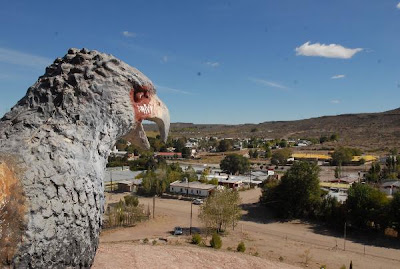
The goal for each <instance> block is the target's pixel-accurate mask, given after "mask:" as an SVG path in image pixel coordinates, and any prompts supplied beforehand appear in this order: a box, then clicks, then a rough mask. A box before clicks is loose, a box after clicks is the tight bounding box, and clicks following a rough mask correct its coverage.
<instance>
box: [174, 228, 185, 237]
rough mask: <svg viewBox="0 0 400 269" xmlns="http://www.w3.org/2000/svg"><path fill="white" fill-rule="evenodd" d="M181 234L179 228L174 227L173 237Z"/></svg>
mask: <svg viewBox="0 0 400 269" xmlns="http://www.w3.org/2000/svg"><path fill="white" fill-rule="evenodd" d="M181 234H183V231H182V228H181V227H175V229H174V235H181Z"/></svg>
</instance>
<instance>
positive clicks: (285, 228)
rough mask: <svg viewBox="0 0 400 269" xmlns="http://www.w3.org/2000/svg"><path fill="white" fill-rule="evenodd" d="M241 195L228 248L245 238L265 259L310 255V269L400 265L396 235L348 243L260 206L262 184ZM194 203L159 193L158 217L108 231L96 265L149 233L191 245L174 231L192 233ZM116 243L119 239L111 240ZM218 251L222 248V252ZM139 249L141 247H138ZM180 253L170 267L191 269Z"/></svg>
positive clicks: (296, 261) (293, 260)
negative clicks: (184, 264)
mask: <svg viewBox="0 0 400 269" xmlns="http://www.w3.org/2000/svg"><path fill="white" fill-rule="evenodd" d="M240 195H241V198H242V203H243V213H244V216H243V220H242V221H240V222H239V224H238V226H236V228H235V230H234V231H230V232H229V233H228V234H227V235H226V236H224V237H223V238H222V240H223V247H222V248H223V249H224V250H226V249H227V247H231V248H232V249H236V246H237V244H238V243H239V242H240V241H244V242H245V244H246V247H247V250H246V253H249V252H251V253H252V254H254V253H255V252H257V253H258V255H259V257H260V258H262V259H267V260H269V261H273V262H279V260H282V261H283V262H284V263H289V264H292V265H295V266H304V259H305V256H309V258H310V262H309V264H310V268H319V266H320V265H322V264H326V265H327V266H328V268H340V266H342V265H343V264H344V265H346V266H347V268H348V265H349V263H350V261H353V265H354V267H353V268H385V269H386V268H400V250H399V249H400V247H399V244H398V243H399V242H398V241H396V240H394V241H393V240H391V241H390V240H386V239H375V238H373V237H370V238H350V239H348V240H347V241H346V244H345V245H344V240H343V238H342V235H341V234H334V233H332V232H330V231H328V230H326V229H324V227H321V226H319V225H317V224H313V223H304V222H301V221H291V222H279V221H277V220H276V219H274V218H273V216H271V214H270V212H268V211H267V210H266V209H265V208H263V207H259V206H258V205H257V201H258V197H259V195H260V189H254V190H250V191H245V192H240ZM122 196H123V194H118V195H111V196H110V195H109V194H107V198H108V199H109V201H110V202H113V201H114V202H115V201H118V200H119V199H120V197H122ZM140 202H141V203H142V204H144V205H145V207H146V208H147V206H148V205H149V207H150V208H152V198H140ZM190 206H191V204H190V202H188V201H181V200H172V199H160V198H157V199H156V206H155V216H156V217H155V219H151V220H150V221H148V222H144V223H139V224H138V225H137V226H135V227H131V228H118V229H113V230H105V231H103V232H102V235H101V238H100V249H99V252H98V256H96V263H95V265H96V266H97V265H100V264H99V263H98V261H99V262H100V261H104V259H103V258H102V257H103V255H110V254H109V253H110V251H111V253H113V252H116V254H115V255H121V254H118V253H119V252H120V250H119V249H121V252H122V253H125V254H124V255H126V256H127V257H129V256H130V255H133V256H135V255H138V254H130V252H129V251H128V249H129V247H128V246H130V245H132V248H134V249H135V248H136V247H139V248H140V247H141V246H138V242H139V240H141V239H144V238H148V239H149V240H150V242H152V240H153V239H154V238H160V237H161V238H167V239H168V241H169V242H174V241H178V242H179V243H178V244H183V245H187V244H188V243H187V241H188V240H189V238H190V237H189V236H188V235H183V236H179V237H175V236H172V235H171V231H172V230H173V228H174V227H175V226H182V227H183V228H184V232H185V233H188V228H189V225H190ZM198 208H199V207H198V206H196V205H193V227H196V228H200V229H201V227H202V225H201V223H200V222H199V220H198V218H197V214H198ZM264 216H266V217H264ZM208 240H209V238H208ZM208 240H207V241H208ZM115 243H118V244H117V245H111V244H115ZM119 244H122V245H119ZM139 245H140V244H139ZM117 246H118V247H117ZM389 246H390V247H389ZM344 248H346V250H344ZM202 250H203V248H199V251H202ZM364 250H365V254H364ZM190 251H191V250H190ZM216 252H217V253H218V251H216ZM307 252H309V254H308V255H306V253H307ZM133 253H138V252H135V251H133ZM205 255H208V254H205ZM210 255H211V254H210ZM236 255H242V254H236ZM205 257H206V256H205ZM207 257H208V256H207ZM175 258H176V259H175V261H176V263H174V264H171V265H170V266H166V267H164V268H188V267H180V265H179V256H177V255H176V256H175ZM182 259H183V257H182ZM95 268H103V267H95ZM109 268H110V267H109ZM150 268H151V267H150ZM189 268H190V267H189ZM192 268H196V267H192ZM205 268H207V267H205ZM221 268H225V267H221ZM231 268H239V267H235V266H233V267H231ZM255 268H257V267H255ZM266 268H268V267H266ZM270 268H277V267H270Z"/></svg>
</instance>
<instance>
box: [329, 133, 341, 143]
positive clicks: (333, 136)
mask: <svg viewBox="0 0 400 269" xmlns="http://www.w3.org/2000/svg"><path fill="white" fill-rule="evenodd" d="M329 140H330V141H339V135H338V134H337V133H334V134H331V137H330V138H329Z"/></svg>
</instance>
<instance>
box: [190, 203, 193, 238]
mask: <svg viewBox="0 0 400 269" xmlns="http://www.w3.org/2000/svg"><path fill="white" fill-rule="evenodd" d="M192 217H193V203H192V202H190V229H189V234H190V235H192Z"/></svg>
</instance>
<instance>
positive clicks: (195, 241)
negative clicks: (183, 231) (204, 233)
mask: <svg viewBox="0 0 400 269" xmlns="http://www.w3.org/2000/svg"><path fill="white" fill-rule="evenodd" d="M202 240H203V239H202V238H201V235H200V234H194V235H193V236H192V244H195V245H199V244H200V243H201V241H202Z"/></svg>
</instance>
